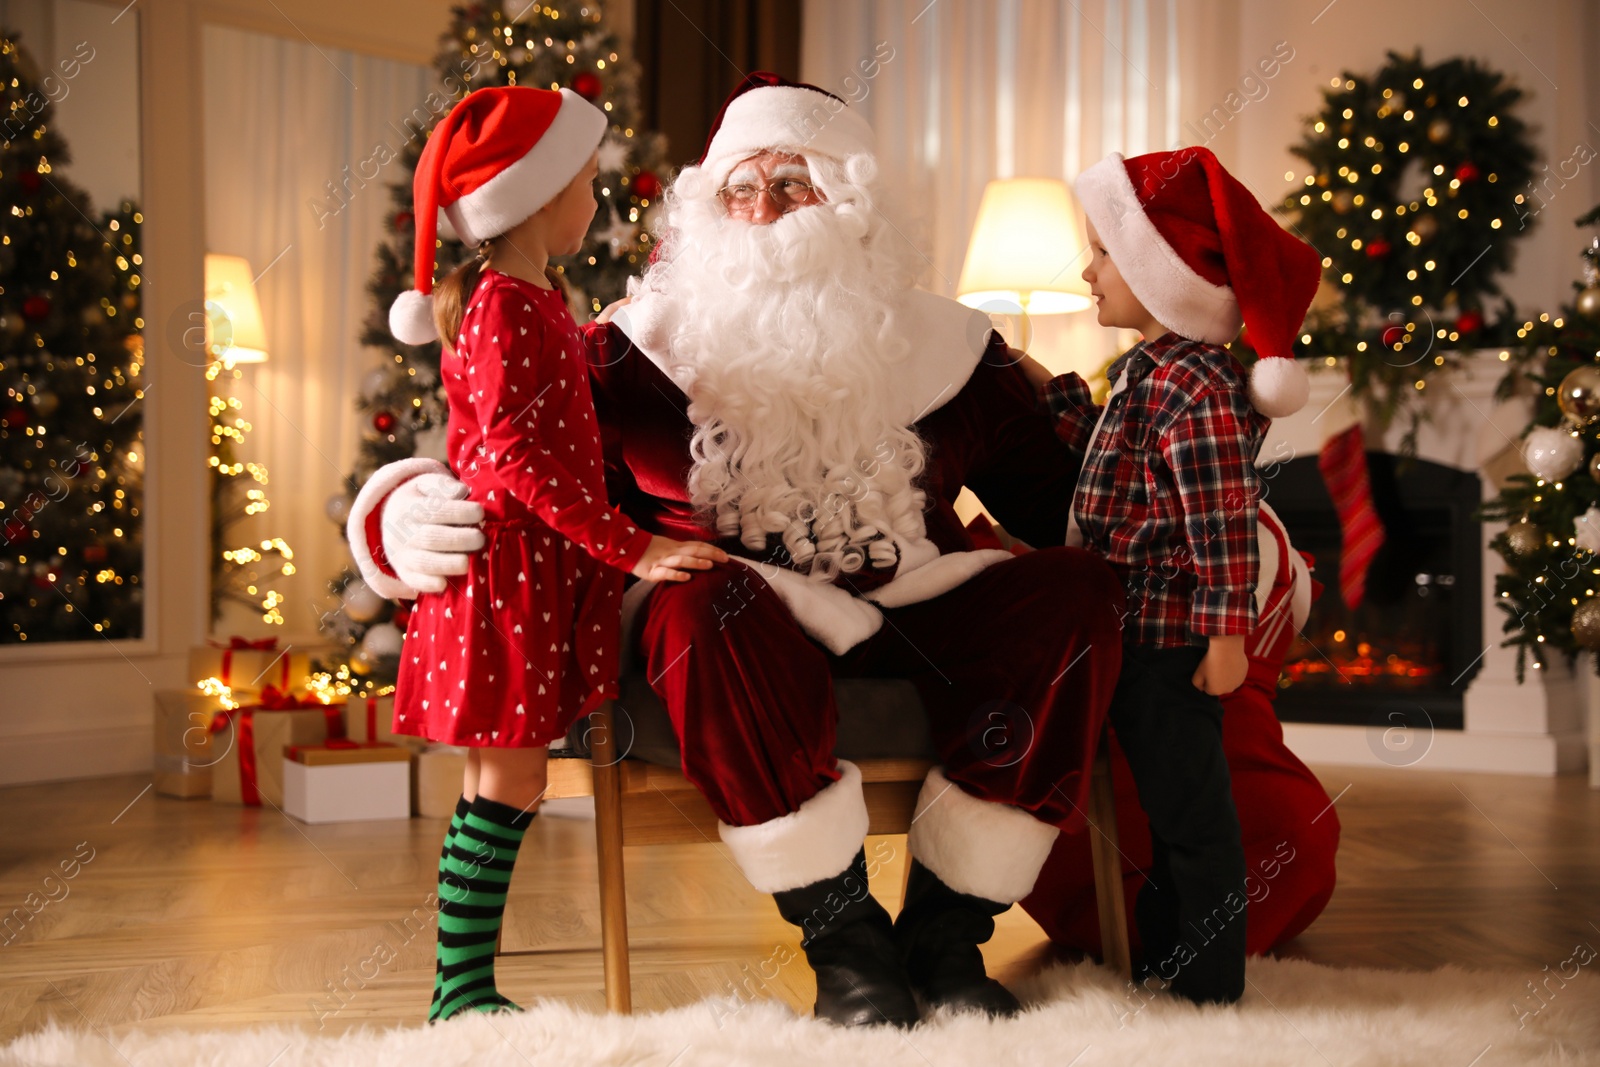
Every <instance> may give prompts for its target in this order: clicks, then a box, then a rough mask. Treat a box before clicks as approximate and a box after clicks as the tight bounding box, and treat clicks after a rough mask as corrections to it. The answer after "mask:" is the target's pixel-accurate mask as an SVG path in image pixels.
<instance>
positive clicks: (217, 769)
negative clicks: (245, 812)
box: [211, 686, 344, 807]
mask: <svg viewBox="0 0 1600 1067" xmlns="http://www.w3.org/2000/svg"><path fill="white" fill-rule="evenodd" d="M211 733H212V734H213V737H212V740H211V743H212V745H213V746H214V747H215V750H216V757H217V758H216V763H215V764H214V766H213V768H212V774H211V796H212V799H214V800H217V801H220V802H222V803H224V804H243V805H245V806H246V807H254V806H257V805H259V804H261V803H262V802H263V801H265V802H267V803H268V804H270V805H272V806H273V807H282V806H283V750H284V748H285V747H286V746H288V745H316V744H320V743H322V742H324V741H327V740H328V739H329V738H342V737H343V736H344V709H343V708H341V707H339V706H337V705H328V704H322V703H320V702H318V701H315V700H312V699H310V698H309V697H297V696H294V695H292V694H289V693H284V692H281V691H280V690H278V689H277V688H276V687H275V686H268V687H267V688H266V689H265V690H263V691H262V694H261V698H260V701H259V702H258V703H255V704H248V705H244V706H242V707H237V708H232V709H230V710H227V711H219V712H217V713H216V715H215V716H213V718H212V720H211Z"/></svg>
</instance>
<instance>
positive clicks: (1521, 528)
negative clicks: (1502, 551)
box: [1506, 519, 1544, 556]
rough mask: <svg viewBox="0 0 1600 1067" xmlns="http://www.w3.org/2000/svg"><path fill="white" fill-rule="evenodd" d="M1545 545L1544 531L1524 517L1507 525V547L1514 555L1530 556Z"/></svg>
mask: <svg viewBox="0 0 1600 1067" xmlns="http://www.w3.org/2000/svg"><path fill="white" fill-rule="evenodd" d="M1543 546H1544V531H1543V530H1541V529H1539V527H1538V526H1537V525H1535V524H1534V523H1531V522H1529V521H1528V520H1527V519H1523V520H1522V521H1521V522H1514V523H1512V524H1511V525H1510V526H1507V527H1506V547H1508V548H1510V549H1511V552H1512V554H1513V555H1516V556H1528V555H1532V554H1533V553H1534V552H1537V551H1538V550H1539V549H1540V548H1542V547H1543Z"/></svg>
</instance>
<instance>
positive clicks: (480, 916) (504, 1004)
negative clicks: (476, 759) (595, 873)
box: [428, 793, 533, 1022]
mask: <svg viewBox="0 0 1600 1067" xmlns="http://www.w3.org/2000/svg"><path fill="white" fill-rule="evenodd" d="M532 819H533V813H532V812H528V811H523V810H522V809H520V808H513V807H510V806H509V805H506V804H501V803H500V802H499V801H496V800H490V799H489V798H488V797H486V796H484V795H483V794H482V793H480V794H478V797H477V799H476V800H474V801H473V802H472V804H471V805H470V806H469V807H468V809H467V814H466V817H465V818H463V819H462V821H461V826H460V828H458V829H457V830H456V836H455V840H454V841H453V842H452V845H451V848H450V851H449V853H448V855H447V857H446V858H445V863H444V874H442V875H441V876H440V878H439V947H438V952H439V965H440V968H441V978H442V984H441V989H440V997H439V1003H438V1004H436V1005H435V1006H434V1008H433V1010H431V1011H430V1012H429V1014H428V1021H429V1022H435V1021H438V1020H441V1019H448V1018H450V1017H451V1016H453V1015H455V1014H456V1013H457V1012H460V1011H464V1010H466V1009H468V1008H473V1009H476V1010H478V1011H500V1010H506V1009H510V1010H513V1011H520V1010H521V1008H520V1007H519V1006H518V1005H517V1004H514V1003H512V1002H511V1001H510V1000H507V999H506V998H505V997H503V996H501V995H500V993H499V991H498V990H496V989H495V985H494V950H495V941H496V940H497V938H498V935H499V932H500V920H501V918H502V917H503V916H504V914H505V908H506V888H507V886H508V885H509V884H510V882H511V868H512V867H513V866H514V865H515V864H516V862H517V849H518V848H519V847H520V846H521V844H522V836H523V834H524V833H525V832H526V831H527V828H528V823H529V822H530V821H532Z"/></svg>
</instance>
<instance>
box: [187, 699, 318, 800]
mask: <svg viewBox="0 0 1600 1067" xmlns="http://www.w3.org/2000/svg"><path fill="white" fill-rule="evenodd" d="M316 707H320V708H321V709H322V714H323V717H324V718H325V720H326V722H327V726H326V729H327V738H328V742H327V743H329V744H330V745H331V744H332V742H334V741H339V740H343V738H344V714H343V709H341V708H340V707H338V706H337V705H332V704H322V703H321V702H320V701H317V700H314V699H312V698H311V697H297V696H295V695H294V694H293V693H286V692H284V691H283V690H281V689H279V688H277V687H276V686H271V685H269V686H267V687H266V688H265V689H263V690H262V691H261V702H260V703H259V704H253V705H251V706H250V707H247V708H245V707H240V708H234V709H232V710H230V711H219V712H217V713H216V714H215V715H213V716H212V717H211V732H212V733H216V732H217V731H219V730H222V729H224V728H226V727H227V725H228V724H229V723H230V722H233V721H234V720H235V718H237V720H238V723H239V736H238V737H237V738H236V740H237V742H238V745H239V799H240V801H242V802H243V803H244V804H245V805H246V806H247V807H259V806H260V804H261V788H260V785H259V782H260V778H259V772H258V769H257V766H256V731H255V713H256V712H258V711H300V710H303V709H306V708H316ZM335 747H342V746H335Z"/></svg>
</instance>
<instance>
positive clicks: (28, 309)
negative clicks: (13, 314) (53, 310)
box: [22, 296, 50, 322]
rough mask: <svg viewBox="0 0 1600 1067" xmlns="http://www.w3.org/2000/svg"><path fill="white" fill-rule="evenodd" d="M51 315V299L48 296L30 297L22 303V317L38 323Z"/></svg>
mask: <svg viewBox="0 0 1600 1067" xmlns="http://www.w3.org/2000/svg"><path fill="white" fill-rule="evenodd" d="M48 314H50V298H49V297H48V296H30V297H28V299H26V300H24V301H23V302H22V317H23V318H25V319H32V320H33V321H34V322H38V321H39V320H40V319H42V318H44V317H45V316H46V315H48Z"/></svg>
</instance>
